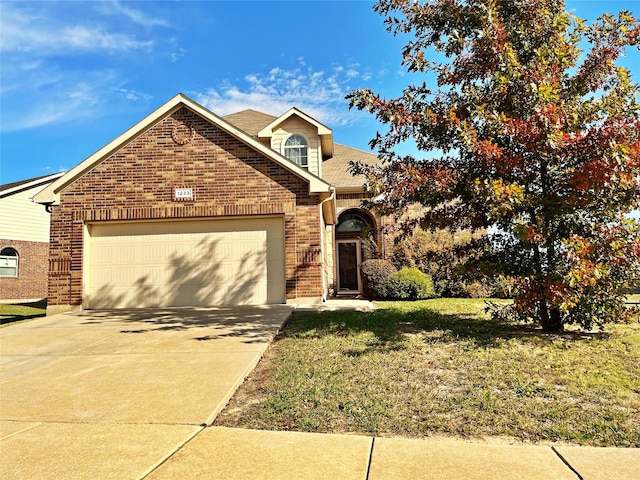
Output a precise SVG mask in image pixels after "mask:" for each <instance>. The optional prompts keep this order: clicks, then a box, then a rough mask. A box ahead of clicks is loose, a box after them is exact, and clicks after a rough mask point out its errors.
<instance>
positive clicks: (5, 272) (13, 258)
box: [0, 247, 18, 277]
mask: <svg viewBox="0 0 640 480" xmlns="http://www.w3.org/2000/svg"><path fill="white" fill-rule="evenodd" d="M17 276H18V251H17V250H16V249H15V248H11V247H7V248H3V249H2V251H1V252H0V277H17Z"/></svg>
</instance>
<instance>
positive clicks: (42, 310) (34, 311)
mask: <svg viewBox="0 0 640 480" xmlns="http://www.w3.org/2000/svg"><path fill="white" fill-rule="evenodd" d="M46 314H47V301H46V300H42V301H40V302H33V303H20V304H13V305H12V304H8V303H0V327H3V326H6V325H10V324H15V323H16V322H22V321H25V320H31V319H32V318H37V317H44V316H45V315H46Z"/></svg>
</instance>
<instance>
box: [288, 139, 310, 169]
mask: <svg viewBox="0 0 640 480" xmlns="http://www.w3.org/2000/svg"><path fill="white" fill-rule="evenodd" d="M308 152H309V144H308V143H307V140H306V139H305V138H304V137H303V136H302V135H291V136H290V137H289V138H287V140H286V141H285V142H284V156H285V157H287V158H288V159H289V160H291V161H292V162H296V163H297V164H298V165H300V166H301V167H305V168H307V167H308V166H309V158H308V157H309V155H308Z"/></svg>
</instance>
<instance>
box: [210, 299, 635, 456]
mask: <svg viewBox="0 0 640 480" xmlns="http://www.w3.org/2000/svg"><path fill="white" fill-rule="evenodd" d="M381 307H382V308H381V309H380V310H377V311H375V312H369V313H362V312H323V313H296V314H295V315H294V316H293V317H292V320H291V322H290V324H289V325H288V327H287V328H286V329H285V330H284V331H283V333H282V334H281V335H280V336H279V337H278V338H277V339H276V341H275V342H274V343H273V345H272V347H271V348H270V349H269V350H268V351H267V352H266V354H265V356H264V358H263V360H262V361H261V363H260V364H259V365H258V367H257V368H256V369H255V370H254V372H253V373H252V374H251V376H250V377H249V378H248V379H247V381H246V382H245V383H244V384H243V385H242V386H241V388H240V389H239V390H238V392H237V393H236V395H235V396H234V398H233V399H232V400H231V402H230V403H229V405H228V406H227V408H226V409H225V410H224V411H223V413H222V414H221V415H220V416H219V417H218V420H217V421H216V424H218V425H226V426H239V427H246V428H260V429H272V430H300V431H313V432H335V433H358V434H373V435H380V436H385V435H399V436H407V437H424V436H429V435H436V434H439V435H451V436H457V437H465V438H467V437H486V436H491V437H496V436H500V437H510V438H515V439H519V440H522V441H527V442H541V441H545V442H546V441H554V442H555V441H563V442H570V443H574V444H580V445H594V446H622V447H640V427H639V425H640V325H639V324H631V325H611V326H608V327H607V332H606V333H581V332H567V333H563V334H548V333H543V332H542V331H540V330H538V329H535V328H533V326H530V325H518V324H503V323H497V322H494V321H492V320H490V319H489V318H488V316H487V315H486V314H485V313H484V307H485V304H484V302H483V301H482V300H466V299H465V300H461V299H435V300H427V301H422V302H413V303H409V302H407V303H383V304H381Z"/></svg>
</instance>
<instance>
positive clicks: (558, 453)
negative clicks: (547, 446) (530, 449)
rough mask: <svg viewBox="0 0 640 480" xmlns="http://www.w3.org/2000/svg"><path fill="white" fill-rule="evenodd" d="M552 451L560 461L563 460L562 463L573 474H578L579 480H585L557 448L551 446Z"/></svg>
mask: <svg viewBox="0 0 640 480" xmlns="http://www.w3.org/2000/svg"><path fill="white" fill-rule="evenodd" d="M551 450H552V451H553V453H555V454H556V455H557V456H558V458H559V459H560V460H562V463H564V464H565V465H566V466H567V467H568V468H569V470H571V471H572V472H573V473H575V474H576V476H577V477H578V479H579V480H584V478H583V477H582V475H580V474H579V473H578V471H577V470H576V469H575V468H573V467H572V466H571V464H570V463H569V462H568V461H567V460H566V459H565V458H564V457H563V456H562V454H561V453H560V452H559V451H558V450H556V447H554V446H553V445H551Z"/></svg>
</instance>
